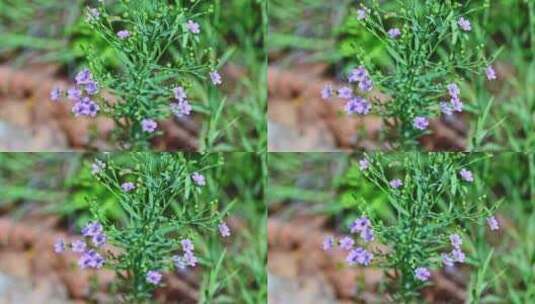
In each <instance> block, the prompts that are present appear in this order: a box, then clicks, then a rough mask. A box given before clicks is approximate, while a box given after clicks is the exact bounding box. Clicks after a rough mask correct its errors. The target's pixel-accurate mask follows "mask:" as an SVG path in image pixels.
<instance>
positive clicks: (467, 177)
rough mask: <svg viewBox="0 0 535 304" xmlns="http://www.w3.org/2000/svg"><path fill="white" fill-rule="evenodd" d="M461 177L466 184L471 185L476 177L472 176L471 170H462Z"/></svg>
mask: <svg viewBox="0 0 535 304" xmlns="http://www.w3.org/2000/svg"><path fill="white" fill-rule="evenodd" d="M459 175H460V176H461V178H462V179H463V180H464V181H466V182H469V183H471V182H473V181H474V176H473V175H472V172H471V171H470V170H466V169H465V168H462V169H461V171H459Z"/></svg>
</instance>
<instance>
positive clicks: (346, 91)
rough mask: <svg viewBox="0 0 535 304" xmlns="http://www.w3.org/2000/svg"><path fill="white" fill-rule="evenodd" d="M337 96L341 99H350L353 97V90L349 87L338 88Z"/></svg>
mask: <svg viewBox="0 0 535 304" xmlns="http://www.w3.org/2000/svg"><path fill="white" fill-rule="evenodd" d="M338 97H340V98H342V99H351V98H352V97H353V90H352V89H351V88H349V87H341V88H339V89H338Z"/></svg>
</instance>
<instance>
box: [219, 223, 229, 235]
mask: <svg viewBox="0 0 535 304" xmlns="http://www.w3.org/2000/svg"><path fill="white" fill-rule="evenodd" d="M217 227H218V228H219V234H221V236H222V237H224V238H225V237H229V236H230V228H229V227H228V225H227V224H226V223H224V222H223V223H221V224H219V225H218V226H217Z"/></svg>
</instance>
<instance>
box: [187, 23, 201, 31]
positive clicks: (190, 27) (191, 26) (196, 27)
mask: <svg viewBox="0 0 535 304" xmlns="http://www.w3.org/2000/svg"><path fill="white" fill-rule="evenodd" d="M186 28H187V29H188V30H189V31H190V32H192V33H193V34H199V33H200V32H201V26H200V25H199V24H198V23H197V22H195V21H193V20H188V22H187V23H186Z"/></svg>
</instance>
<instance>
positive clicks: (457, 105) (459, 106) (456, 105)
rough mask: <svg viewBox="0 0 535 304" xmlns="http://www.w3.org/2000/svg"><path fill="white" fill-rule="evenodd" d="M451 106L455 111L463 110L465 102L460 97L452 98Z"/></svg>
mask: <svg viewBox="0 0 535 304" xmlns="http://www.w3.org/2000/svg"><path fill="white" fill-rule="evenodd" d="M450 102H451V108H452V110H453V111H455V112H462V111H463V108H464V104H463V102H462V101H461V100H460V99H459V98H458V97H455V98H451V101H450Z"/></svg>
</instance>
